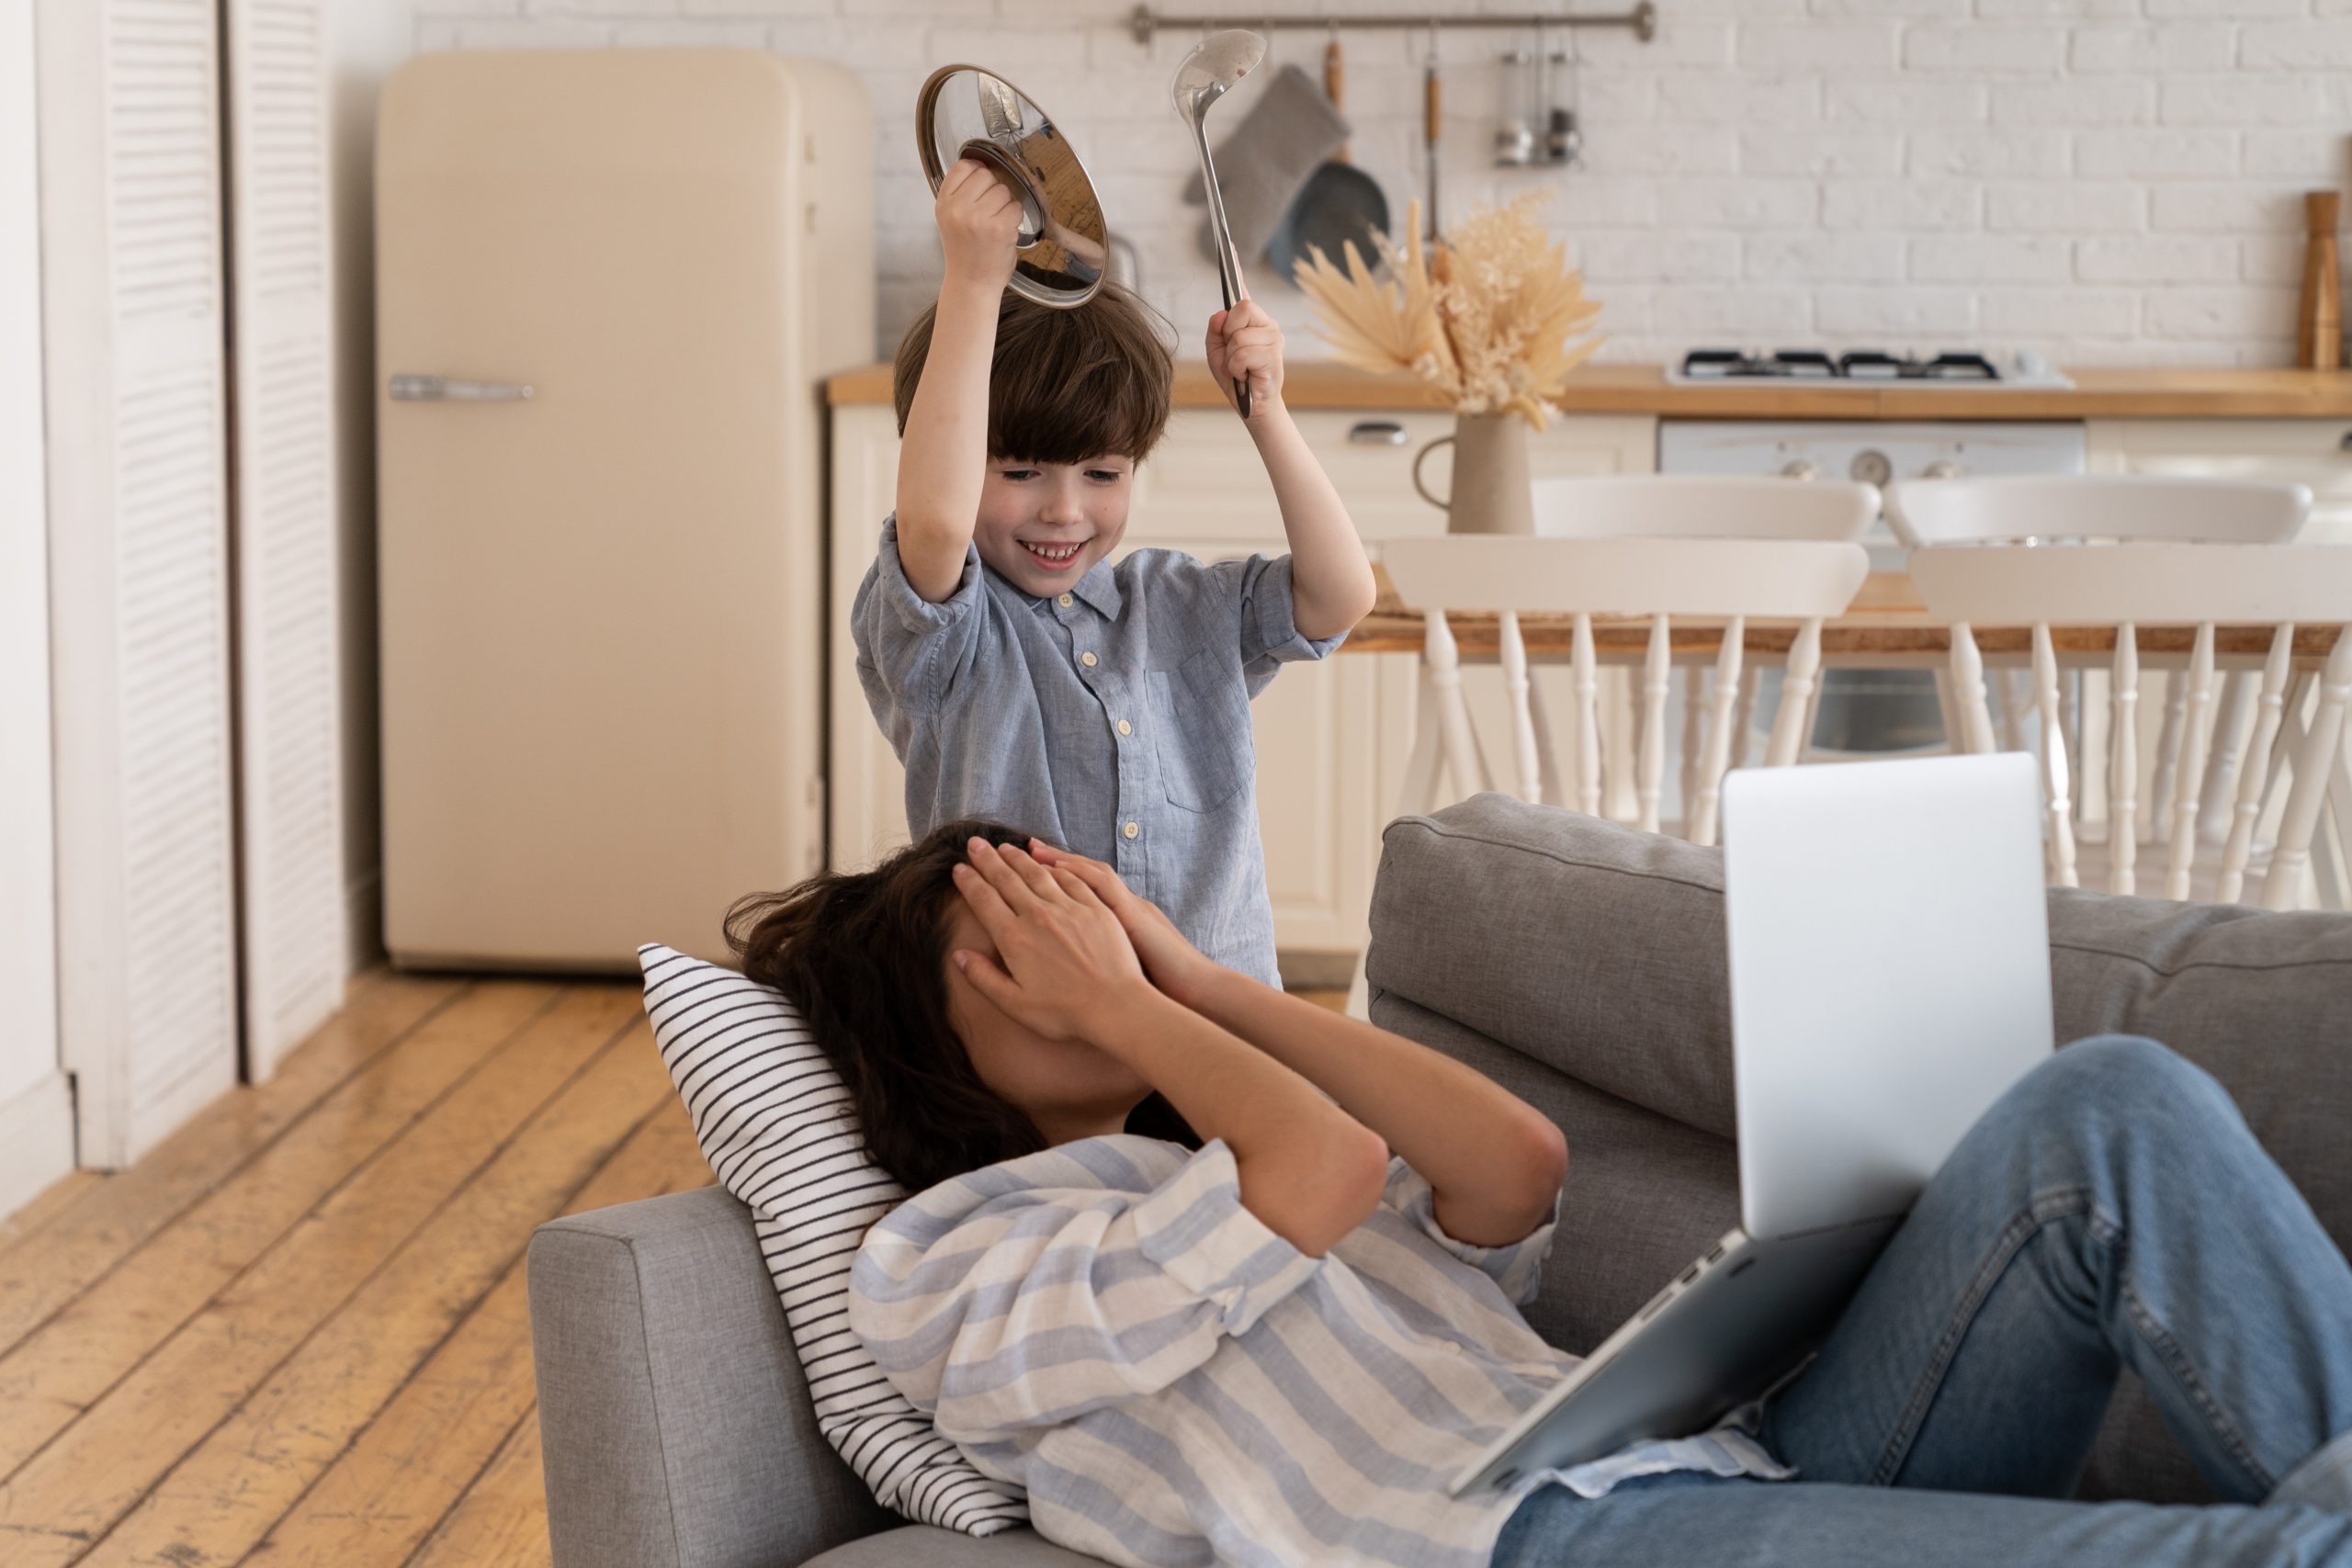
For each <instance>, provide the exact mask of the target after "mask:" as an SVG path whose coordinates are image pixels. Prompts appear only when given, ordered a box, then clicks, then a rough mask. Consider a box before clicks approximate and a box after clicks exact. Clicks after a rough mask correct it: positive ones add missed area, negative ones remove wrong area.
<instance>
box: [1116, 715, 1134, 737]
mask: <svg viewBox="0 0 2352 1568" xmlns="http://www.w3.org/2000/svg"><path fill="white" fill-rule="evenodd" d="M1135 732H1136V727H1135V726H1134V725H1132V724H1129V723H1128V722H1127V721H1126V720H1125V719H1124V718H1123V719H1121V720H1120V721H1119V733H1120V734H1122V735H1133V734H1134V733H1135Z"/></svg>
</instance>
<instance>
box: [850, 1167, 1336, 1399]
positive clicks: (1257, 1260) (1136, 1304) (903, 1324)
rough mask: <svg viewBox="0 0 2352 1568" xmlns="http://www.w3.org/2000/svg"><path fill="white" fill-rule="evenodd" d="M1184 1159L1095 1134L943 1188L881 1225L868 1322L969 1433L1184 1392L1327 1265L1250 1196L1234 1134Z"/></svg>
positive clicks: (918, 1388)
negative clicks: (1273, 1225)
mask: <svg viewBox="0 0 2352 1568" xmlns="http://www.w3.org/2000/svg"><path fill="white" fill-rule="evenodd" d="M1171 1158H1182V1150H1178V1149H1174V1148H1173V1147H1172V1146H1170V1145H1154V1144H1153V1143H1152V1141H1151V1140H1149V1139H1143V1138H1135V1137H1129V1136H1125V1135H1121V1136H1117V1137H1110V1138H1096V1139H1088V1140H1085V1141H1084V1142H1082V1143H1080V1144H1074V1145H1063V1146H1061V1147H1057V1148H1053V1149H1047V1150H1046V1151H1044V1152H1043V1153H1040V1154H1036V1155H1032V1156H1025V1157H1024V1158H1022V1159H1018V1160H1012V1161H1009V1162H1007V1163H1005V1164H1003V1165H999V1166H991V1167H989V1168H987V1169H985V1170H982V1171H977V1172H974V1173H973V1174H972V1175H971V1176H969V1177H965V1178H959V1179H956V1180H954V1181H949V1182H944V1183H942V1184H941V1185H940V1186H938V1187H935V1188H933V1189H932V1190H929V1191H927V1192H925V1193H923V1194H922V1195H921V1196H920V1197H918V1198H916V1199H914V1200H912V1201H910V1202H909V1203H907V1204H906V1205H904V1206H902V1207H901V1208H899V1210H896V1211H894V1212H893V1213H891V1214H890V1216H889V1217H888V1218H887V1219H885V1220H884V1221H883V1222H882V1223H881V1224H877V1225H876V1226H875V1228H874V1231H873V1233H872V1234H871V1235H868V1236H867V1238H866V1241H865V1247H863V1248H862V1249H861V1251H860V1252H859V1254H858V1258H857V1262H856V1264H855V1266H854V1269H853V1270H852V1272H851V1276H850V1326H851V1328H852V1329H853V1330H854V1332H855V1333H856V1335H857V1336H858V1337H859V1339H860V1340H861V1341H863V1342H864V1343H865V1346H866V1348H867V1349H868V1350H869V1351H870V1352H872V1354H873V1356H874V1358H875V1360H876V1363H877V1364H878V1365H879V1366H880V1367H881V1369H882V1371H883V1373H884V1375H885V1376H887V1377H888V1378H889V1380H890V1382H892V1383H893V1384H894V1385H895V1386H896V1387H897V1388H898V1389H899V1392H901V1393H904V1394H905V1395H906V1396H907V1398H908V1399H909V1400H910V1401H911V1402H912V1403H913V1404H914V1405H915V1406H916V1408H918V1409H920V1410H922V1411H925V1412H927V1413H928V1414H930V1415H931V1416H932V1418H933V1422H934V1423H935V1424H936V1425H937V1427H938V1428H939V1430H940V1431H941V1432H942V1433H943V1434H944V1435H945V1436H946V1437H948V1438H951V1439H953V1440H955V1441H957V1442H963V1443H982V1442H989V1441H994V1440H999V1439H1001V1438H1005V1437H1007V1436H1009V1435H1010V1434H1012V1433H1014V1432H1017V1431H1020V1430H1023V1429H1024V1428H1035V1427H1052V1426H1057V1425H1059V1424H1061V1423H1063V1422H1067V1421H1069V1420H1071V1419H1073V1418H1075V1417H1077V1416H1082V1415H1084V1414H1086V1413H1087V1412H1088V1411H1091V1410H1094V1409H1098V1408H1101V1407H1103V1406H1105V1405H1109V1404H1116V1403H1118V1402H1119V1401H1121V1400H1125V1399H1128V1398H1131V1397H1134V1396H1137V1395H1142V1394H1149V1393H1157V1392H1158V1391H1159V1390H1160V1389H1163V1388H1166V1387H1167V1386H1168V1385H1169V1384H1170V1383H1172V1382H1175V1381H1176V1380H1177V1379H1179V1378H1181V1377H1182V1376H1184V1375H1185V1374H1186V1373H1188V1372H1190V1371H1193V1370H1194V1369H1196V1368H1198V1367H1200V1366H1202V1365H1203V1364H1204V1363H1205V1362H1206V1361H1207V1360H1208V1359H1209V1358H1210V1356H1211V1355H1213V1354H1214V1353H1215V1352H1216V1347H1217V1344H1218V1342H1219V1341H1220V1340H1221V1339H1223V1338H1224V1337H1227V1336H1229V1335H1237V1334H1241V1333H1245V1332H1247V1331H1248V1330H1249V1328H1250V1325H1253V1324H1255V1323H1256V1322H1257V1321H1258V1319H1259V1318H1260V1317H1261V1315H1263V1314H1264V1313H1265V1312H1266V1310H1267V1309H1268V1308H1269V1307H1271V1306H1272V1305H1273V1304H1274V1303H1277V1302H1279V1301H1281V1300H1282V1299H1283V1297H1285V1296H1287V1295H1289V1294H1290V1293H1291V1292H1294V1291H1295V1290H1297V1289H1298V1288H1299V1287H1300V1286H1301V1285H1302V1284H1304V1283H1305V1282H1306V1280H1308V1279H1309V1278H1311V1277H1312V1276H1313V1275H1314V1274H1315V1272H1316V1270H1317V1269H1319V1268H1320V1267H1322V1262H1321V1260H1320V1259H1317V1258H1308V1257H1306V1255H1304V1254H1303V1253H1301V1252H1299V1251H1298V1249H1297V1248H1296V1247H1293V1246H1291V1244H1290V1243H1289V1242H1287V1241H1284V1240H1283V1238H1282V1237H1280V1236H1278V1235H1275V1234H1274V1233H1273V1232H1272V1231H1271V1230H1268V1229H1267V1228H1266V1226H1265V1224H1263V1222H1261V1221H1260V1220H1259V1219H1258V1217H1257V1216H1256V1215H1254V1214H1252V1213H1250V1211H1249V1210H1248V1209H1246V1208H1244V1207H1243V1206H1242V1204H1241V1190H1240V1181H1239V1177H1238V1172H1237V1170H1236V1168H1235V1165H1234V1159H1233V1154H1232V1151H1231V1150H1229V1149H1228V1148H1227V1146H1226V1145H1225V1144H1224V1143H1223V1142H1222V1141H1215V1142H1212V1143H1210V1144H1208V1145H1206V1146H1204V1147H1203V1148H1202V1149H1201V1150H1199V1151H1198V1152H1197V1153H1195V1154H1193V1155H1192V1156H1191V1157H1190V1158H1186V1159H1183V1163H1182V1165H1181V1166H1180V1167H1178V1168H1175V1169H1174V1171H1173V1172H1172V1174H1169V1173H1167V1170H1166V1167H1167V1163H1168V1161H1169V1160H1170V1159H1171ZM1155 1172H1157V1173H1159V1174H1160V1175H1161V1177H1162V1179H1159V1180H1158V1181H1156V1182H1154V1181H1152V1180H1151V1179H1150V1177H1151V1176H1152V1175H1153V1174H1154V1173H1155Z"/></svg>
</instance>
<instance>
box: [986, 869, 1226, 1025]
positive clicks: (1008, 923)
mask: <svg viewBox="0 0 2352 1568" xmlns="http://www.w3.org/2000/svg"><path fill="white" fill-rule="evenodd" d="M967 853H968V855H969V857H970V858H969V859H968V860H967V862H966V863H963V864H961V865H958V866H957V867H956V871H955V877H956V892H957V893H958V894H959V895H961V896H962V897H963V899H964V902H965V903H966V904H967V905H968V906H969V907H970V908H971V910H972V913H973V914H974V916H976V917H977V918H978V920H979V922H980V925H981V927H982V929H984V930H985V931H987V932H988V933H989V940H990V941H991V942H995V943H996V952H997V956H996V958H995V959H994V960H993V961H991V960H990V959H989V957H988V955H987V954H985V953H973V952H969V951H958V952H957V953H956V954H955V961H956V964H957V965H958V966H959V967H961V968H962V970H963V972H964V975H965V977H966V978H967V979H968V980H970V981H971V982H972V985H973V987H974V988H975V989H977V990H978V992H979V993H980V995H982V996H983V997H985V998H988V999H989V1001H990V1002H992V1003H994V1004H995V1005H996V1007H997V1008H999V1009H1000V1010H1002V1011H1003V1012H1004V1013H1005V1014H1007V1015H1008V1016H1009V1017H1011V1018H1012V1019H1013V1020H1014V1021H1017V1022H1020V1023H1022V1024H1024V1025H1026V1026H1027V1027H1029V1028H1030V1029H1033V1030H1035V1031H1036V1032H1038V1033H1039V1034H1041V1035H1044V1036H1045V1037H1046V1038H1047V1039H1049V1040H1078V1039H1091V1038H1093V1037H1094V1036H1095V1035H1096V1034H1097V1033H1098V1032H1099V1030H1100V1027H1101V1024H1102V1022H1103V1020H1104V1019H1105V1018H1107V1017H1109V1016H1110V1015H1111V1014H1112V1013H1113V1012H1114V1011H1115V1010H1116V1009H1117V1008H1118V1007H1119V1006H1121V1005H1122V1003H1123V1002H1125V1001H1128V1000H1131V999H1132V998H1133V995H1134V993H1135V991H1136V989H1137V988H1138V987H1144V986H1146V985H1147V982H1146V981H1145V979H1144V973H1143V965H1142V964H1141V963H1140V962H1138V960H1137V959H1136V949H1135V945H1134V943H1133V942H1130V941H1129V940H1128V937H1127V933H1126V931H1125V930H1124V929H1123V928H1122V926H1121V924H1120V922H1119V919H1118V917H1116V916H1115V915H1114V914H1113V913H1112V912H1111V911H1110V909H1108V908H1105V907H1104V905H1103V900H1102V899H1101V898H1100V897H1096V895H1095V893H1094V890H1093V889H1092V888H1091V887H1090V886H1088V885H1087V883H1086V881H1085V880H1084V879H1083V878H1082V877H1080V875H1079V874H1077V873H1076V872H1075V871H1073V870H1071V869H1070V868H1069V867H1066V866H1064V867H1055V868H1048V867H1047V866H1045V865H1043V864H1040V863H1038V861H1037V860H1036V859H1035V857H1033V856H1032V855H1030V854H1028V853H1027V852H1024V851H1023V850H1022V849H1020V848H1018V847H1017V846H1014V845H1011V844H1007V845H1003V846H998V845H994V844H990V843H989V841H988V840H985V839H974V840H972V841H971V844H970V846H969V848H968V850H967ZM1179 940H1182V939H1181V938H1180V939H1179Z"/></svg>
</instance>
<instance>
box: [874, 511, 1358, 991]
mask: <svg viewBox="0 0 2352 1568" xmlns="http://www.w3.org/2000/svg"><path fill="white" fill-rule="evenodd" d="M1290 574H1291V562H1290V557H1288V556H1275V557H1267V556H1251V557H1250V558H1248V559H1246V560H1230V561H1218V562H1216V564H1215V565H1210V564H1207V563H1204V562H1203V561H1199V560H1196V559H1194V558H1193V557H1191V556H1188V555H1185V554H1183V553H1182V551H1179V550H1157V549H1145V550H1136V552H1134V553H1133V554H1132V555H1129V556H1128V557H1127V558H1125V559H1124V560H1122V561H1120V562H1119V563H1118V564H1117V565H1115V566H1114V565H1113V564H1111V563H1110V562H1108V561H1097V562H1095V563H1094V565H1093V566H1092V567H1091V568H1090V569H1088V570H1087V573H1086V575H1085V576H1084V577H1082V578H1080V579H1079V581H1077V582H1076V583H1074V584H1072V585H1071V587H1070V588H1069V590H1068V591H1067V592H1064V593H1062V594H1060V595H1058V596H1057V597H1056V598H1052V599H1039V598H1035V597H1032V596H1031V595H1030V594H1029V593H1027V592H1023V590H1021V589H1019V588H1016V587H1015V586H1013V585H1012V583H1011V582H1009V581H1006V580H1005V579H1003V578H1001V577H1000V576H998V575H997V574H996V573H995V572H994V571H991V570H989V569H988V567H986V566H985V565H983V564H982V563H981V561H980V553H979V550H978V547H967V548H966V553H965V557H964V575H963V578H962V580H961V581H958V582H957V583H956V592H953V593H952V594H950V595H948V597H947V598H946V599H945V600H944V601H943V602H941V603H939V604H931V603H929V602H928V601H926V600H925V599H924V598H923V597H922V595H921V594H919V593H917V592H915V591H914V588H913V586H912V585H911V584H910V583H909V582H908V581H907V576H906V571H905V569H904V568H902V567H901V566H900V565H899V530H898V520H897V518H896V517H895V516H893V517H891V518H889V519H888V520H886V521H885V522H884V523H883V525H882V547H881V550H880V552H879V553H878V554H877V555H876V558H875V561H874V565H873V567H872V568H871V569H869V570H867V572H866V574H865V581H864V582H863V583H861V584H859V586H858V590H857V601H856V604H855V605H854V608H853V609H852V610H851V612H850V624H851V629H852V635H853V637H854V639H855V641H856V644H857V676H858V680H859V681H860V682H863V683H864V685H865V700H866V703H867V704H868V705H870V706H871V707H872V708H873V709H874V716H875V718H876V720H878V721H879V722H880V724H881V726H882V731H883V733H884V734H886V735H888V737H889V738H890V746H891V749H892V750H895V751H897V752H898V754H899V761H900V762H901V763H903V764H905V766H906V771H907V829H908V831H909V832H910V833H911V834H913V835H914V836H915V837H916V838H918V839H920V838H921V837H922V836H923V835H924V834H925V833H928V832H930V831H931V830H932V829H933V828H935V827H937V826H938V825H939V824H941V823H942V822H952V821H954V820H955V819H956V818H959V817H984V818H993V819H995V820H997V821H1001V822H1004V823H1006V824H1008V825H1010V826H1012V827H1014V828H1018V829H1023V830H1024V831H1026V832H1031V833H1035V835H1036V836H1037V837H1039V838H1041V839H1044V840H1046V841H1047V842H1049V843H1055V844H1060V845H1062V846H1064V847H1066V848H1068V849H1071V850H1075V851H1076V852H1079V853H1080V854H1082V855H1089V856H1091V857H1092V858H1094V859H1096V860H1099V861H1103V862H1106V863H1109V864H1111V865H1113V866H1115V867H1117V868H1118V872H1119V876H1120V879H1121V880H1122V881H1124V882H1125V883H1126V885H1127V886H1129V887H1132V888H1134V889H1135V890H1136V892H1137V893H1139V894H1141V895H1142V896H1143V897H1146V898H1148V899H1150V900H1151V901H1152V902H1153V903H1155V904H1157V905H1159V907H1160V908H1162V909H1164V910H1166V911H1167V912H1168V917H1169V919H1171V920H1173V921H1175V923H1176V929H1177V930H1179V931H1182V932H1183V933H1184V935H1185V936H1186V937H1187V938H1189V939H1190V940H1191V941H1192V942H1193V945H1194V946H1195V947H1198V948H1199V949H1200V950H1201V951H1202V952H1203V953H1206V954H1207V955H1208V956H1209V957H1210V958H1212V959H1214V960H1216V962H1217V963H1219V964H1226V965H1227V966H1229V967H1231V968H1234V969H1238V970H1239V971H1240V972H1241V973H1243V974H1245V975H1250V976H1255V977H1257V978H1258V979H1261V980H1263V981H1264V982H1266V983H1267V984H1268V985H1270V986H1272V985H1278V984H1280V981H1279V979H1278V977H1277V976H1276V975H1275V973H1274V915H1273V908H1272V905H1271V904H1270V903H1269V902H1268V900H1267V897H1266V854H1265V849H1264V846H1263V845H1262V844H1261V843H1260V841H1259V839H1258V798H1257V755H1256V752H1255V750H1254V749H1253V747H1252V746H1251V743H1250V698H1252V697H1254V696H1256V695H1257V694H1259V693H1260V692H1261V691H1263V690H1265V688H1266V682H1269V681H1271V680H1272V679H1273V678H1274V671H1275V669H1276V668H1277V667H1278V666H1279V665H1281V664H1282V663H1283V662H1284V661H1286V660H1301V659H1321V658H1322V657H1324V656H1325V655H1326V654H1328V653H1329V652H1330V651H1331V650H1332V649H1335V648H1337V647H1339V646H1340V642H1341V641H1342V640H1344V639H1345V637H1346V635H1347V634H1346V633H1344V632H1342V633H1341V634H1340V636H1338V637H1326V638H1323V639H1321V640H1319V641H1311V640H1309V639H1308V638H1306V637H1301V636H1300V635H1299V633H1298V628H1297V626H1295V624H1293V621H1292V618H1291V581H1290Z"/></svg>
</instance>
